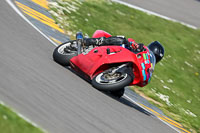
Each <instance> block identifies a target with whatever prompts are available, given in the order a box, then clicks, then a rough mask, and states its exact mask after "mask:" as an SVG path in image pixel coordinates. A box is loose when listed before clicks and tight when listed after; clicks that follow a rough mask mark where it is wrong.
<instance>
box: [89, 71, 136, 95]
mask: <svg viewBox="0 0 200 133" xmlns="http://www.w3.org/2000/svg"><path fill="white" fill-rule="evenodd" d="M132 81H133V77H132V76H130V75H129V74H128V73H125V72H124V73H121V72H116V73H114V74H112V75H109V71H104V72H102V73H99V74H98V75H96V76H95V77H94V78H93V79H92V85H93V87H95V88H97V89H98V90H100V91H111V92H112V91H113V92H114V91H118V90H121V89H124V87H125V86H128V85H129V84H130V83H131V82H132Z"/></svg>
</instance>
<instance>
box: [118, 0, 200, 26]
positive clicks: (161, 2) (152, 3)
mask: <svg viewBox="0 0 200 133" xmlns="http://www.w3.org/2000/svg"><path fill="white" fill-rule="evenodd" d="M121 1H124V2H127V3H130V4H133V5H135V6H138V7H141V8H144V9H147V10H149V11H153V12H155V13H158V14H161V15H164V16H167V17H170V18H172V19H176V20H178V21H182V22H184V23H187V24H190V25H193V26H196V27H198V28H200V11H199V10H200V0H121Z"/></svg>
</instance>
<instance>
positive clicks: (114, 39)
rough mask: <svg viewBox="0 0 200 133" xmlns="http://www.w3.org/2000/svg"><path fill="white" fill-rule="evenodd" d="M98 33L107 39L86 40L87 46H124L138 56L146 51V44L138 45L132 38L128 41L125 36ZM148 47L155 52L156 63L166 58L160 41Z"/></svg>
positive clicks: (103, 32)
mask: <svg viewBox="0 0 200 133" xmlns="http://www.w3.org/2000/svg"><path fill="white" fill-rule="evenodd" d="M97 32H98V33H99V32H101V34H102V35H103V36H105V37H99V38H85V39H84V44H85V46H90V45H94V46H108V45H118V46H123V47H125V48H127V49H129V50H131V51H132V52H134V53H136V54H137V53H139V52H142V51H143V50H145V48H144V44H142V43H139V44H138V43H136V42H135V40H133V39H132V38H128V40H127V39H126V38H125V37H124V36H111V35H110V34H109V33H107V32H105V31H102V30H97V31H96V32H95V33H97ZM95 33H94V34H95ZM147 47H148V49H149V50H151V51H152V52H153V54H154V55H155V57H156V63H158V62H159V61H160V60H161V59H162V58H163V56H164V47H163V46H162V45H161V44H160V43H159V42H158V41H154V42H152V43H151V44H149V45H148V46H147Z"/></svg>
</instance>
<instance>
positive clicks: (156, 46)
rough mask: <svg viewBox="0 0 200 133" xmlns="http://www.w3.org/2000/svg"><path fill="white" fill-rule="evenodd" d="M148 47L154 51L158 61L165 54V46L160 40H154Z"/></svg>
mask: <svg viewBox="0 0 200 133" xmlns="http://www.w3.org/2000/svg"><path fill="white" fill-rule="evenodd" d="M147 47H148V48H149V49H150V50H151V51H152V52H153V53H154V55H155V57H156V63H158V62H159V61H160V60H161V59H162V58H163V56H164V53H165V49H164V47H163V46H162V45H161V44H160V43H159V42H158V41H155V42H152V43H151V44H149V45H148V46H147Z"/></svg>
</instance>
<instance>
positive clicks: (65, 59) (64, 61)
mask: <svg viewBox="0 0 200 133" xmlns="http://www.w3.org/2000/svg"><path fill="white" fill-rule="evenodd" d="M70 44H71V42H70V41H69V42H66V43H63V44H60V45H59V46H58V47H56V48H55V50H54V52H53V59H54V61H55V62H57V63H58V64H60V65H62V66H68V65H70V59H71V58H72V57H74V56H77V51H71V52H65V50H64V49H65V48H66V47H67V46H68V45H70Z"/></svg>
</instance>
